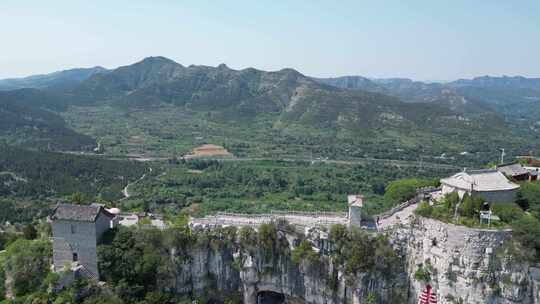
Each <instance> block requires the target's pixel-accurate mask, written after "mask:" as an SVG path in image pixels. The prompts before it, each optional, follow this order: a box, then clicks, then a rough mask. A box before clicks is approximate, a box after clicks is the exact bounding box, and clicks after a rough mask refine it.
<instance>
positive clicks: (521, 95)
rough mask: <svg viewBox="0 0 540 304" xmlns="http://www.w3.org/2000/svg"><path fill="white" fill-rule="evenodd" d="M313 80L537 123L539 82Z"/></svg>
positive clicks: (487, 78) (488, 79)
mask: <svg viewBox="0 0 540 304" xmlns="http://www.w3.org/2000/svg"><path fill="white" fill-rule="evenodd" d="M316 80H317V81H319V82H321V83H325V84H329V85H333V86H336V87H339V88H347V89H355V90H367V91H371V92H379V93H384V94H387V95H390V96H395V97H398V98H400V99H401V100H403V101H405V102H429V103H435V104H439V105H442V106H445V107H448V108H450V109H452V110H454V111H458V112H463V113H467V112H495V113H498V114H500V115H503V116H507V117H509V118H514V119H515V118H520V119H521V118H526V119H531V120H538V117H539V116H540V106H539V105H540V79H539V78H525V77H519V76H516V77H508V76H502V77H490V76H483V77H477V78H473V79H459V80H456V81H453V82H449V83H426V82H421V81H413V80H410V79H404V78H388V79H368V78H365V77H362V76H343V77H337V78H318V79H316Z"/></svg>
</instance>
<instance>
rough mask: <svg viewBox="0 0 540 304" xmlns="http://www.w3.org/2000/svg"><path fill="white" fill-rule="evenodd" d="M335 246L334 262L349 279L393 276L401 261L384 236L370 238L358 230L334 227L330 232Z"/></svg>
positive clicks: (341, 226)
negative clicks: (365, 276)
mask: <svg viewBox="0 0 540 304" xmlns="http://www.w3.org/2000/svg"><path fill="white" fill-rule="evenodd" d="M329 239H330V241H332V242H333V244H334V249H335V250H334V252H333V253H332V258H333V260H334V262H335V263H336V265H339V266H340V267H342V269H343V270H344V271H345V273H346V274H347V275H350V276H355V275H358V274H360V273H380V274H384V275H388V274H391V273H392V272H393V271H395V270H396V269H397V267H398V265H399V258H398V256H397V255H396V253H395V251H394V250H393V248H392V247H391V246H390V243H389V242H388V240H387V239H386V238H385V237H384V236H376V237H373V236H370V235H369V234H367V233H366V232H364V231H362V230H360V229H357V228H352V229H347V228H346V227H345V226H343V225H334V226H333V227H332V229H331V230H330V237H329Z"/></svg>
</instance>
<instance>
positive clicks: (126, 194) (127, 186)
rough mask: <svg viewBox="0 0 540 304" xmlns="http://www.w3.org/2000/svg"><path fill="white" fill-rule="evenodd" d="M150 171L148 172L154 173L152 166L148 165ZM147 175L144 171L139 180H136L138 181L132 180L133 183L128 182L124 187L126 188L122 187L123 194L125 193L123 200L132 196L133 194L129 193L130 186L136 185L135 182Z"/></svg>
mask: <svg viewBox="0 0 540 304" xmlns="http://www.w3.org/2000/svg"><path fill="white" fill-rule="evenodd" d="M148 171H149V172H148V173H152V167H148ZM145 177H146V173H144V174H143V175H142V176H141V177H139V179H138V180H136V181H134V182H131V183H128V184H127V185H126V186H125V187H124V189H122V194H123V195H124V198H123V200H124V199H127V198H129V197H130V196H131V195H130V194H129V191H128V190H129V186H132V185H134V184H136V183H138V182H140V181H142V180H143V179H144V178H145Z"/></svg>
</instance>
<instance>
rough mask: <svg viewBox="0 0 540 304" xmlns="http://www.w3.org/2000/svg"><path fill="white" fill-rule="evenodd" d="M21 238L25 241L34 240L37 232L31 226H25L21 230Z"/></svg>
mask: <svg viewBox="0 0 540 304" xmlns="http://www.w3.org/2000/svg"><path fill="white" fill-rule="evenodd" d="M23 236H24V238H25V239H27V240H35V239H36V238H37V230H36V228H35V227H34V225H32V224H27V225H26V226H24V228H23Z"/></svg>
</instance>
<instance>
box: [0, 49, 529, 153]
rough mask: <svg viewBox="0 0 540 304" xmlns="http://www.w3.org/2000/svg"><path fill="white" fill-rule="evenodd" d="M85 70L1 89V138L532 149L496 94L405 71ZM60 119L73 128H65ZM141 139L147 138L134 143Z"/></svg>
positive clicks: (79, 145) (311, 147) (341, 148)
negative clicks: (384, 74) (392, 75)
mask: <svg viewBox="0 0 540 304" xmlns="http://www.w3.org/2000/svg"><path fill="white" fill-rule="evenodd" d="M64 73H65V72H64ZM86 77H87V78H86V79H84V78H85V77H82V76H81V77H75V78H74V79H73V80H72V85H69V86H65V87H63V88H62V89H59V88H58V87H54V86H53V87H48V88H43V89H42V90H36V89H25V90H18V91H6V92H3V93H2V94H0V104H2V105H3V107H4V110H3V112H2V114H1V115H4V116H5V117H6V119H5V121H7V120H8V119H9V120H11V121H13V122H15V123H9V124H7V123H5V124H3V125H0V126H1V129H0V131H3V134H4V135H3V136H2V138H4V139H6V138H7V141H8V143H10V144H23V145H25V144H27V143H31V144H33V143H35V142H38V143H46V145H47V146H48V148H50V147H51V145H52V149H54V150H75V149H89V148H91V147H92V146H93V145H94V144H95V139H96V138H97V139H100V140H101V139H103V138H105V143H106V144H107V145H109V146H110V145H119V148H117V149H115V150H114V151H115V152H116V153H121V154H127V153H130V152H132V153H137V154H141V153H142V154H144V153H146V152H147V151H149V150H152V151H155V150H156V149H158V148H157V146H156V145H159V146H160V147H165V148H166V149H167V147H175V146H179V145H180V146H188V149H189V148H192V147H193V145H194V144H195V143H196V138H208V139H210V140H214V141H215V140H216V138H217V139H218V140H220V142H221V140H225V139H226V140H227V142H232V143H234V144H233V147H232V148H233V150H234V147H248V146H250V147H255V148H251V150H249V151H248V152H245V153H244V152H243V151H233V153H240V154H243V155H250V153H252V152H253V150H261V149H263V150H267V151H268V149H267V147H279V148H277V150H276V151H274V152H272V153H279V154H281V155H282V154H287V153H284V151H283V149H285V150H290V152H291V153H294V154H297V153H298V152H305V151H321V153H324V154H327V155H328V154H329V155H332V156H333V157H337V156H339V157H349V156H352V155H354V156H364V157H365V156H366V155H368V156H371V155H375V156H377V157H383V158H387V157H392V158H394V157H399V158H406V159H409V158H412V159H416V158H417V153H418V151H419V150H423V151H427V152H424V153H428V154H429V155H432V156H435V155H440V154H441V153H446V152H448V151H452V152H453V153H459V152H461V151H483V150H486V151H492V150H494V148H493V147H491V145H494V146H501V145H504V146H512V147H515V149H516V150H517V151H521V150H523V149H527V151H528V150H529V149H530V148H531V147H530V142H527V141H525V140H524V139H523V138H521V136H516V131H515V130H516V129H515V128H511V127H509V125H508V124H507V122H506V121H505V119H504V117H503V115H500V114H501V112H497V111H495V110H492V109H491V107H493V108H495V106H492V105H496V104H497V103H496V102H494V101H490V102H491V103H488V102H487V101H486V100H484V99H483V96H485V94H480V93H478V92H480V91H478V90H484V88H482V87H478V88H477V87H470V86H465V87H463V86H457V85H456V86H451V85H449V84H446V85H443V84H428V83H422V82H414V81H411V80H408V79H385V80H369V79H367V78H362V77H347V78H340V79H332V80H324V79H313V78H311V77H307V76H305V75H303V74H301V73H299V72H298V71H295V70H293V69H282V70H279V71H274V72H266V71H261V70H256V69H253V68H247V69H243V70H234V69H230V68H229V67H227V66H226V65H224V64H222V65H219V66H217V67H209V66H196V65H191V66H183V65H181V64H179V63H176V62H174V61H172V60H170V59H167V58H164V57H149V58H146V59H144V60H142V61H140V62H137V63H135V64H132V65H128V66H123V67H119V68H117V69H114V70H110V71H103V70H102V69H98V71H94V72H91V73H90V72H89V73H87V74H86ZM77 82H78V83H77ZM73 83H77V84H73ZM465 90H469V91H470V92H469V93H468V94H467V97H464V96H463V95H462V94H461V93H460V92H462V91H463V92H464V91H465ZM472 90H474V91H472ZM490 90H492V89H490ZM520 90H522V89H520ZM528 90H533V89H528ZM490 92H492V91H490ZM508 92H512V91H511V90H508ZM475 94H476V95H475ZM509 94H513V93H509ZM479 95H481V96H479ZM497 97H500V95H497ZM171 107H172V108H171ZM500 107H502V106H500ZM160 111H164V112H160ZM515 111H517V110H514V112H515ZM22 113H25V114H22ZM93 113H94V114H93ZM105 117H107V118H106V119H105ZM148 117H153V119H152V120H148ZM163 117H168V118H167V123H165V121H162V120H163ZM66 118H67V119H68V123H67V124H68V125H69V127H71V128H73V129H75V130H77V132H75V131H73V130H72V129H70V128H68V127H66V124H65V123H64V119H66ZM143 121H144V123H143ZM53 126H54V128H53ZM518 130H519V129H518ZM239 131H240V132H239ZM79 133H82V134H86V135H79ZM127 133H130V135H129V136H127V135H126V134H127ZM178 134H182V136H179V135H178ZM225 134H227V135H226V136H225ZM13 135H15V136H13ZM201 135H203V136H201ZM88 136H91V137H94V139H91V138H90V137H88ZM488 138H489V141H488V140H487V139H488ZM30 139H31V140H30ZM147 139H151V140H152V142H153V143H154V145H153V146H148V147H144V148H141V149H137V148H136V149H134V148H133V147H135V146H136V145H135V144H133V143H140V142H141V140H142V141H145V140H147ZM435 142H436V143H435ZM291 144H293V145H297V146H301V147H294V148H289V147H288V146H290V145H291ZM282 145H283V147H284V148H282V147H281V146H282ZM27 146H28V145H27ZM40 146H43V144H39V145H36V147H40ZM139 146H140V144H139ZM257 147H265V148H257ZM383 147H384V148H383ZM404 149H405V150H404ZM135 150H136V151H135ZM141 150H142V151H141ZM278 150H279V151H278ZM293 151H294V152H293ZM352 151H354V152H352ZM396 151H401V152H403V151H410V152H411V153H412V154H410V153H401V154H400V155H396V153H397V152H396ZM285 152H286V151H285ZM166 153H169V152H166ZM257 153H260V152H257ZM490 153H491V152H490ZM518 153H521V152H518ZM263 154H264V153H263ZM169 155H170V154H169ZM251 155H252V154H251ZM258 155H260V154H258Z"/></svg>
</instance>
